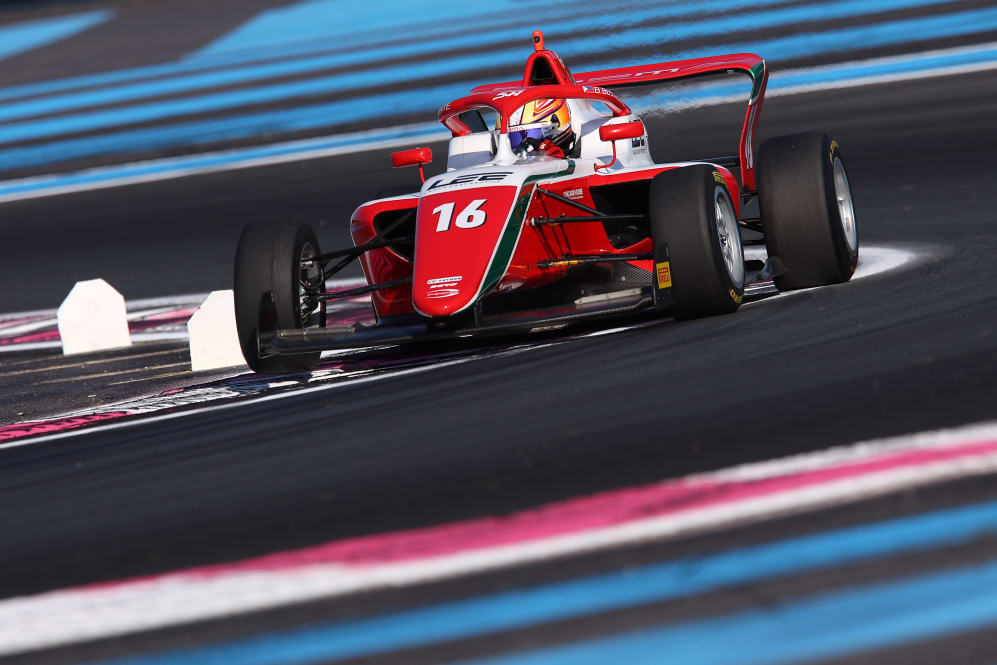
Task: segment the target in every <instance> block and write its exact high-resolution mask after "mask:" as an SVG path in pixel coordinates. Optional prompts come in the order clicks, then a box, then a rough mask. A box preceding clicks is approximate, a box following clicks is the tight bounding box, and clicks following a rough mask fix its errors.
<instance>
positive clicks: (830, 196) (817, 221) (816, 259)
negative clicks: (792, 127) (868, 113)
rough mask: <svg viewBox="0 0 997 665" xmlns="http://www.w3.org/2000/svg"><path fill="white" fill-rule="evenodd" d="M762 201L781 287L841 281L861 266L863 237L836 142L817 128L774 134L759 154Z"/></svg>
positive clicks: (762, 211)
mask: <svg viewBox="0 0 997 665" xmlns="http://www.w3.org/2000/svg"><path fill="white" fill-rule="evenodd" d="M757 177H758V202H759V206H760V210H761V215H762V225H763V227H764V229H765V245H766V247H767V248H768V253H769V256H778V257H779V258H780V259H782V262H783V264H784V265H785V266H786V272H785V273H783V274H782V275H780V276H779V277H776V278H775V285H776V286H777V287H778V288H779V289H781V290H790V289H802V288H807V287H812V286H824V285H827V284H838V283H840V282H847V281H848V280H849V279H851V277H852V274H853V273H854V272H855V267H856V266H857V265H858V256H859V238H858V226H857V225H856V221H855V207H854V205H853V204H852V190H851V187H850V186H849V184H848V175H847V172H846V171H845V161H844V158H843V157H842V156H841V149H840V148H839V147H838V143H837V141H833V140H832V139H831V137H830V136H828V135H827V134H820V133H816V132H811V133H806V134H794V135H791V136H780V137H777V138H773V139H769V140H768V141H766V142H765V143H763V144H762V147H761V149H760V150H759V153H758V176H757Z"/></svg>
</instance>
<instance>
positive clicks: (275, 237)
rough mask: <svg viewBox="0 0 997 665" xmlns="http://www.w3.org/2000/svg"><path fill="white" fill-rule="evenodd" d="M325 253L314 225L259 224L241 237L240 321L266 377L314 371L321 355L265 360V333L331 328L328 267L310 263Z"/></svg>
mask: <svg viewBox="0 0 997 665" xmlns="http://www.w3.org/2000/svg"><path fill="white" fill-rule="evenodd" d="M319 254H321V250H320V249H319V244H318V238H317V237H316V236H315V231H314V230H313V229H312V227H311V226H309V225H308V224H295V223H288V222H280V223H269V222H256V223H253V224H248V225H247V226H246V228H244V229H243V231H242V235H241V236H240V237H239V246H238V249H236V253H235V280H234V295H235V323H236V329H237V331H238V333H239V345H240V346H241V347H242V355H243V356H244V357H245V359H246V362H247V363H248V364H249V366H250V367H251V368H252V369H253V371H255V372H259V373H260V374H291V373H298V372H306V371H309V370H311V369H312V368H313V367H314V366H315V365H316V363H318V361H319V357H320V356H321V354H320V353H308V354H302V355H288V356H279V355H272V356H265V357H261V356H260V345H259V337H260V334H261V333H266V332H272V331H274V330H279V329H299V328H312V327H320V326H324V325H325V306H324V303H321V302H319V301H318V300H316V299H315V298H314V295H315V294H316V293H318V292H321V291H324V290H325V280H324V277H323V275H322V267H321V265H320V264H319V262H317V261H311V262H308V261H305V259H307V258H308V257H310V256H317V255H319Z"/></svg>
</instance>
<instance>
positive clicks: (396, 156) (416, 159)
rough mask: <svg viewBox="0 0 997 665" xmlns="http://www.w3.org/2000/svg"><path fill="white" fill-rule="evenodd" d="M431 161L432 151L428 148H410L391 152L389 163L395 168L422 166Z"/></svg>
mask: <svg viewBox="0 0 997 665" xmlns="http://www.w3.org/2000/svg"><path fill="white" fill-rule="evenodd" d="M432 163H433V151H432V150H431V149H430V148H412V149H411V150H402V151H400V152H393V153H391V165H392V166H394V167H395V168H396V169H398V168H401V167H403V166H422V165H423V164H432Z"/></svg>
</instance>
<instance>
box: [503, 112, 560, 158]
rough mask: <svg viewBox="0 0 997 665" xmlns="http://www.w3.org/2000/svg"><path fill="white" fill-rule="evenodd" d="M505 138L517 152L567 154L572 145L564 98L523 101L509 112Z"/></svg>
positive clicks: (552, 154)
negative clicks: (507, 132) (510, 113)
mask: <svg viewBox="0 0 997 665" xmlns="http://www.w3.org/2000/svg"><path fill="white" fill-rule="evenodd" d="M509 142H510V143H511V144H512V150H513V152H515V153H516V154H517V155H526V154H528V153H530V152H540V153H544V154H547V155H550V156H552V157H564V156H565V155H568V154H570V152H571V149H572V148H573V147H574V145H575V133H574V132H573V131H572V130H571V111H570V110H569V109H568V102H567V100H564V99H537V100H535V101H532V102H527V103H526V104H525V105H523V106H521V107H520V108H518V109H516V110H515V111H513V112H512V115H511V116H509Z"/></svg>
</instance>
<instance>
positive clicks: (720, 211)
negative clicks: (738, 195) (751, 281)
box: [713, 186, 744, 288]
mask: <svg viewBox="0 0 997 665" xmlns="http://www.w3.org/2000/svg"><path fill="white" fill-rule="evenodd" d="M713 205H714V210H715V219H716V224H717V238H718V239H719V240H720V251H721V252H722V254H723V257H724V264H725V265H726V266H727V274H728V275H730V278H731V281H733V282H734V286H736V287H737V288H741V287H743V286H744V248H743V247H742V246H741V234H740V233H739V232H738V229H737V217H736V216H735V215H734V205H733V204H732V203H731V201H730V195H729V194H728V193H727V190H726V189H724V188H723V187H719V186H718V187H717V188H716V190H715V191H714V195H713Z"/></svg>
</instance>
